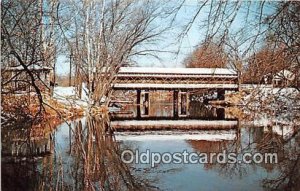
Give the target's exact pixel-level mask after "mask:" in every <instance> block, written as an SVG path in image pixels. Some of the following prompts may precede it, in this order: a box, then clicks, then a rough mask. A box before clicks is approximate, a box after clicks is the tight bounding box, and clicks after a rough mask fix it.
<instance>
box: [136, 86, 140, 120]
mask: <svg viewBox="0 0 300 191" xmlns="http://www.w3.org/2000/svg"><path fill="white" fill-rule="evenodd" d="M136 117H137V118H141V90H136Z"/></svg>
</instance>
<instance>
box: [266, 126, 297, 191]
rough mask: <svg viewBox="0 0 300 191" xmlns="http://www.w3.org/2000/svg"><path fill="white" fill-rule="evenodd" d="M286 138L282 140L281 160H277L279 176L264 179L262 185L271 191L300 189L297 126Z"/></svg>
mask: <svg viewBox="0 0 300 191" xmlns="http://www.w3.org/2000/svg"><path fill="white" fill-rule="evenodd" d="M294 129H295V131H294V132H293V133H292V134H291V135H290V136H288V137H285V138H284V139H282V147H281V149H282V150H281V153H282V156H281V157H282V159H281V160H279V163H278V166H279V175H278V176H277V177H276V178H271V179H264V181H263V184H264V186H266V187H269V188H271V189H273V190H295V191H296V190H299V188H300V149H299V147H300V135H299V126H295V127H294Z"/></svg>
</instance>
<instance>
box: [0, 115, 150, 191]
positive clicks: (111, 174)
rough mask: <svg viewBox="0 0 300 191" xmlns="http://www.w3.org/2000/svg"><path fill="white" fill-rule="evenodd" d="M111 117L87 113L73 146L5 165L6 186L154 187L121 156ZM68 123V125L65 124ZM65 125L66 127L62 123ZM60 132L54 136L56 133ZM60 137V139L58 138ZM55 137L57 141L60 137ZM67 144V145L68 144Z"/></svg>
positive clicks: (74, 133) (75, 129)
mask: <svg viewBox="0 0 300 191" xmlns="http://www.w3.org/2000/svg"><path fill="white" fill-rule="evenodd" d="M108 124H109V122H108V120H106V119H101V118H100V117H99V118H90V117H87V118H86V120H85V122H84V121H77V122H74V126H73V127H72V128H70V132H71V133H70V134H69V136H71V137H68V138H71V149H70V150H69V149H68V148H63V150H61V151H60V148H58V147H60V144H63V143H61V142H58V143H56V146H57V148H56V150H55V151H54V154H53V155H48V156H46V157H43V158H42V159H41V160H40V161H38V162H37V161H35V162H32V163H31V162H26V163H21V162H19V163H11V164H10V163H8V164H5V165H3V166H2V177H3V178H4V179H2V183H3V187H2V188H3V189H5V188H7V189H5V190H10V189H15V190H150V188H151V186H150V185H148V183H147V182H146V180H141V179H140V178H139V179H138V178H136V177H134V176H133V175H132V174H131V172H130V169H129V167H128V166H127V165H126V164H124V163H123V162H122V160H121V158H120V152H121V150H120V147H119V145H118V143H117V142H116V141H115V138H114V136H113V135H112V134H111V133H109V131H108V129H109V128H108ZM65 127H66V126H65ZM62 128H63V127H62ZM56 136H57V134H56V135H55V136H54V137H56ZM56 140H57V139H56ZM56 140H55V141H56ZM64 146H66V145H64Z"/></svg>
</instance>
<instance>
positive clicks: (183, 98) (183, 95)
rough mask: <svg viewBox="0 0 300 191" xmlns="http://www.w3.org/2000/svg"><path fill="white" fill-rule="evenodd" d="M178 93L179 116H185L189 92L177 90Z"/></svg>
mask: <svg viewBox="0 0 300 191" xmlns="http://www.w3.org/2000/svg"><path fill="white" fill-rule="evenodd" d="M179 95H180V96H179V106H180V109H179V111H180V113H179V116H186V115H188V109H189V94H188V92H179Z"/></svg>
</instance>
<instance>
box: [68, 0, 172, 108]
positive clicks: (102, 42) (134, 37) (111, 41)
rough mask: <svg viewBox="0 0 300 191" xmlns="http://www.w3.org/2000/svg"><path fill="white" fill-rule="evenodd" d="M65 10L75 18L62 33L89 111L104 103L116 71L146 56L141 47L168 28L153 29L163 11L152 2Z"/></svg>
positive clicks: (82, 4) (83, 4)
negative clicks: (67, 43)
mask: <svg viewBox="0 0 300 191" xmlns="http://www.w3.org/2000/svg"><path fill="white" fill-rule="evenodd" d="M66 6H67V7H68V8H69V13H70V14H72V15H73V18H74V21H73V22H72V23H73V24H71V25H70V27H69V28H66V27H65V28H64V27H63V30H64V31H65V34H68V35H66V38H67V39H68V42H69V45H70V46H69V51H70V52H72V54H73V55H74V58H73V59H74V63H75V65H76V66H75V68H76V79H77V81H76V85H77V86H79V88H78V89H81V84H82V82H84V83H86V84H87V89H88V90H87V94H88V97H89V108H90V109H91V108H92V107H93V106H95V105H99V104H100V102H101V101H103V102H105V103H107V101H108V99H107V98H109V97H110V94H111V85H112V84H113V82H114V80H115V76H116V73H117V72H118V70H119V68H120V67H121V66H122V65H126V64H128V62H130V59H131V58H132V57H133V56H135V55H139V54H145V53H147V51H148V50H146V49H143V46H144V45H146V44H149V43H153V42H155V40H156V39H157V38H158V37H159V35H160V34H161V33H162V32H164V31H165V30H166V28H167V27H166V28H163V29H158V28H157V27H156V26H155V25H154V22H155V21H156V19H159V18H160V17H161V15H162V10H161V9H160V7H159V6H158V5H157V4H156V3H155V2H152V1H142V2H141V1H120V0H116V1H104V0H103V1H71V2H67V5H66ZM70 28H71V29H72V30H70ZM150 51H153V50H149V52H150ZM90 109H89V110H90Z"/></svg>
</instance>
